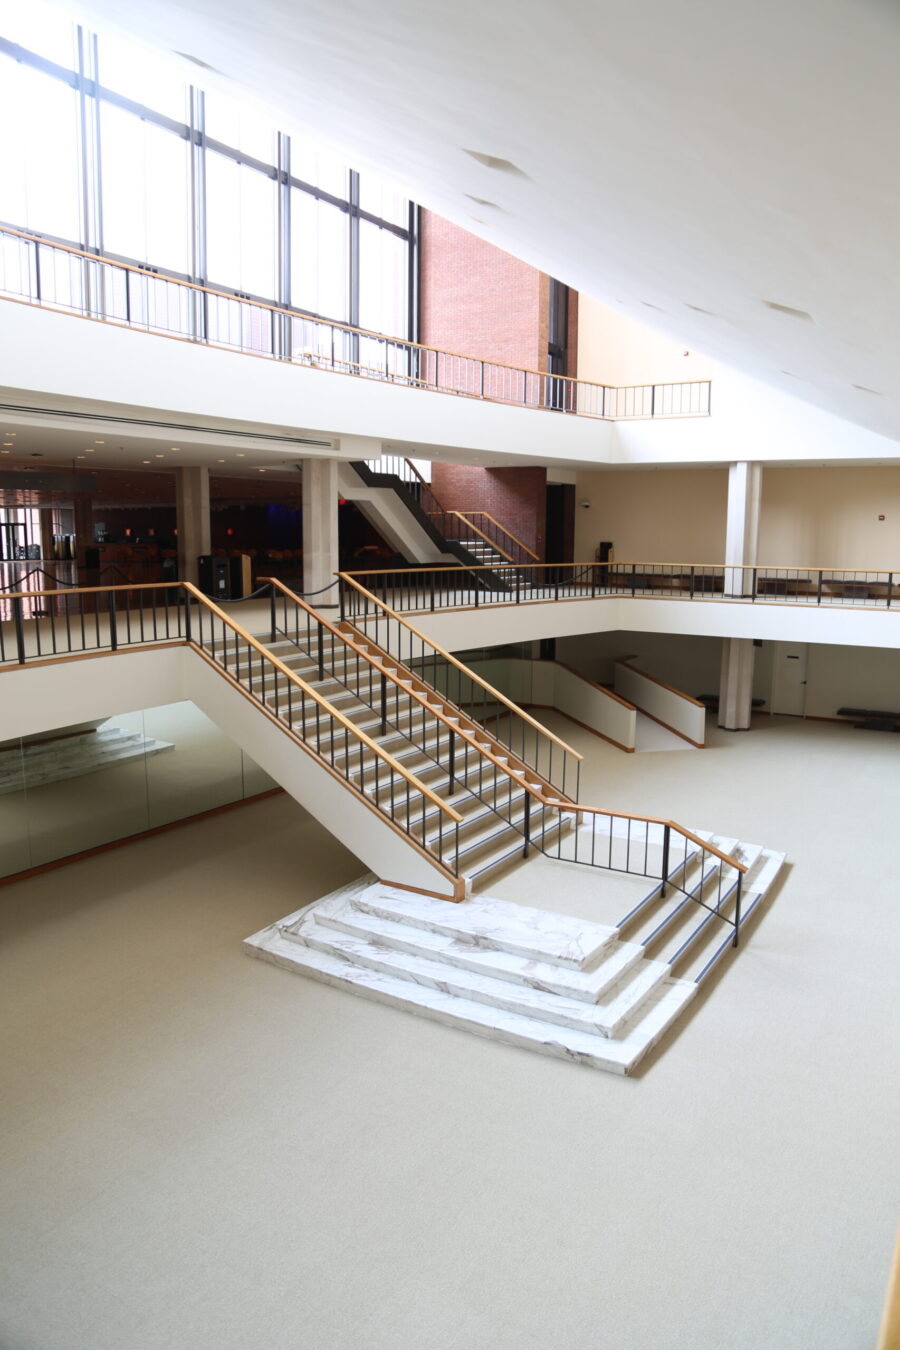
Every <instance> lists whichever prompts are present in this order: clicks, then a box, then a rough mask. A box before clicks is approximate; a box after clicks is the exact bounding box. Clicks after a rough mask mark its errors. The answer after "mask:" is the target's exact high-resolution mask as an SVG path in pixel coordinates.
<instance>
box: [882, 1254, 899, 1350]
mask: <svg viewBox="0 0 900 1350" xmlns="http://www.w3.org/2000/svg"><path fill="white" fill-rule="evenodd" d="M877 1350H900V1231H898V1233H897V1242H896V1245H895V1247H894V1259H893V1261H892V1262H891V1270H890V1274H889V1275H888V1284H887V1290H886V1292H885V1297H884V1310H883V1312H882V1314H881V1327H880V1329H879V1332H878V1347H877Z"/></svg>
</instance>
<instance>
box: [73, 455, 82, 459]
mask: <svg viewBox="0 0 900 1350" xmlns="http://www.w3.org/2000/svg"><path fill="white" fill-rule="evenodd" d="M75 458H76V459H84V455H76V456H75Z"/></svg>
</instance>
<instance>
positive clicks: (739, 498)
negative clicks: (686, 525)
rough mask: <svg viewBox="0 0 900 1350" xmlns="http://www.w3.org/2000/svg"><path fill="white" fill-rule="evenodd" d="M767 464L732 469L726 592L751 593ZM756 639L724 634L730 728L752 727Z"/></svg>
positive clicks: (725, 723)
mask: <svg viewBox="0 0 900 1350" xmlns="http://www.w3.org/2000/svg"><path fill="white" fill-rule="evenodd" d="M761 494H762V465H761V464H751V463H749V462H748V461H746V460H742V461H741V462H740V463H738V464H732V465H731V467H730V468H729V470H728V517H727V524H726V530H725V564H726V566H725V594H726V596H734V597H735V598H737V597H739V596H744V595H750V594H751V593H752V586H753V575H752V573H751V572H749V571H744V570H742V568H743V567H753V566H754V565H755V563H756V561H757V547H758V544H759V502H760V497H761ZM729 563H731V564H733V566H731V567H729V566H728V564H729ZM753 656H754V647H753V640H752V639H751V638H723V639H722V667H721V673H720V678H719V726H720V727H724V728H725V730H726V731H749V729H750V710H751V706H752V697H753Z"/></svg>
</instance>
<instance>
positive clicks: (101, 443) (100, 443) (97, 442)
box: [94, 441, 106, 445]
mask: <svg viewBox="0 0 900 1350" xmlns="http://www.w3.org/2000/svg"><path fill="white" fill-rule="evenodd" d="M94 444H95V445H105V444H106V441H94Z"/></svg>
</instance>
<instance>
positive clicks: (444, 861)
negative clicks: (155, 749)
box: [0, 582, 462, 876]
mask: <svg viewBox="0 0 900 1350" xmlns="http://www.w3.org/2000/svg"><path fill="white" fill-rule="evenodd" d="M39 600H40V601H42V602H43V603H44V604H45V605H46V606H47V608H46V609H41V608H38V609H37V610H36V609H35V608H34V605H35V602H36V601H39ZM3 604H4V605H6V606H8V607H9V615H10V617H9V618H8V619H7V621H6V622H5V623H0V661H2V662H5V663H7V664H14V665H18V666H22V665H27V664H28V663H30V662H34V661H42V660H53V659H59V658H61V657H71V656H79V655H86V654H91V653H97V654H99V653H106V652H116V651H120V650H122V649H124V648H127V647H139V646H141V647H142V646H151V645H153V644H161V643H167V642H169V643H190V644H191V645H193V646H194V647H196V648H198V649H199V650H200V651H202V652H203V653H204V655H205V656H206V657H207V658H208V659H209V660H210V661H211V662H212V663H213V664H214V665H215V666H216V667H217V668H218V669H220V670H221V671H222V672H223V673H224V674H226V675H228V676H230V677H231V678H232V679H233V680H234V681H235V682H236V683H237V684H238V685H239V686H240V687H241V689H242V690H243V691H244V693H245V694H246V695H247V696H248V697H249V698H250V699H252V700H253V701H254V702H255V703H257V704H258V705H259V706H260V707H261V708H264V709H265V710H266V711H267V712H268V713H269V714H270V715H271V716H272V717H273V718H274V719H275V720H276V721H277V722H278V723H279V724H280V725H281V726H283V727H284V729H285V730H287V731H288V732H289V733H291V734H292V735H293V736H294V737H295V738H296V739H298V740H299V741H301V742H302V743H303V745H304V747H305V748H306V750H307V751H308V752H309V753H311V754H313V755H314V756H315V757H316V758H317V759H319V760H320V761H322V762H323V763H325V764H326V765H327V766H328V767H329V769H330V770H331V771H332V772H333V773H335V774H336V775H337V776H339V777H340V778H342V779H343V780H344V781H345V783H346V784H347V785H348V786H349V787H351V788H353V789H354V790H355V791H357V793H359V794H360V795H361V796H362V797H363V800H364V801H365V802H366V804H367V805H368V806H369V807H370V808H371V809H372V810H374V811H377V812H378V813H379V814H381V815H383V816H385V817H386V818H387V819H389V820H390V821H391V823H392V824H393V825H394V826H395V827H396V828H398V829H399V830H401V831H402V832H403V833H404V834H405V835H407V836H408V837H409V838H410V840H411V841H412V842H413V843H415V844H416V845H418V846H419V847H421V848H422V849H423V850H424V851H425V852H426V853H427V854H428V855H429V856H431V857H432V858H433V859H434V860H435V861H437V862H438V863H439V864H440V865H441V866H442V867H443V868H445V869H446V870H447V871H448V872H450V873H452V875H453V876H458V875H459V870H458V858H459V824H460V821H461V819H462V817H461V816H460V815H459V813H458V812H457V811H455V809H454V808H453V807H451V806H450V805H449V804H448V803H446V802H445V801H444V800H443V799H442V798H441V797H440V796H439V795H438V794H437V793H435V792H434V791H433V790H432V789H431V788H429V787H428V786H427V785H426V784H424V783H423V782H421V780H419V779H418V778H417V777H416V775H415V774H413V773H411V772H410V771H409V770H407V769H405V768H404V767H403V766H402V765H400V764H399V763H397V762H396V761H395V760H394V759H393V757H392V756H390V755H389V754H388V753H387V752H385V751H384V750H382V749H381V748H380V747H379V746H378V745H377V744H376V743H375V742H374V741H373V740H372V739H371V738H370V737H368V736H367V735H366V733H365V732H364V731H363V730H361V729H360V728H359V727H357V726H355V725H354V724H353V722H352V721H350V719H348V718H346V717H344V715H343V714H342V713H341V712H340V710H339V709H337V708H335V707H334V706H333V705H332V704H331V703H330V702H329V700H328V699H327V698H325V697H324V696H323V695H322V694H320V693H319V692H318V691H316V690H315V689H313V688H312V687H311V686H310V685H309V684H308V683H307V682H306V681H305V680H304V679H303V678H302V677H301V676H300V675H298V674H297V673H296V672H294V671H292V670H291V669H290V668H289V667H287V666H286V665H285V664H284V663H283V662H281V661H279V659H278V658H277V657H276V656H274V655H273V654H272V653H270V652H268V651H267V650H266V649H265V647H264V646H263V645H262V643H260V641H259V640H258V639H256V638H254V637H253V636H252V635H251V634H249V633H246V632H245V631H244V630H243V629H242V628H241V627H240V625H239V624H237V623H236V622H235V621H234V620H233V619H231V618H229V616H228V615H227V614H225V613H224V611H222V610H220V609H219V608H218V606H216V605H215V604H214V603H213V602H212V601H210V600H209V599H208V598H207V597H206V596H204V595H202V593H201V592H200V591H198V590H197V589H196V588H195V587H193V586H191V585H189V584H187V583H181V582H170V583H167V584H163V585H159V586H156V585H152V584H148V585H141V586H108V587H95V588H86V589H81V590H66V591H63V592H60V591H44V592H32V593H28V594H15V595H11V596H9V597H7V599H6V600H5V601H4V602H3ZM27 606H31V607H32V608H31V610H30V612H27V610H26V607H27Z"/></svg>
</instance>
